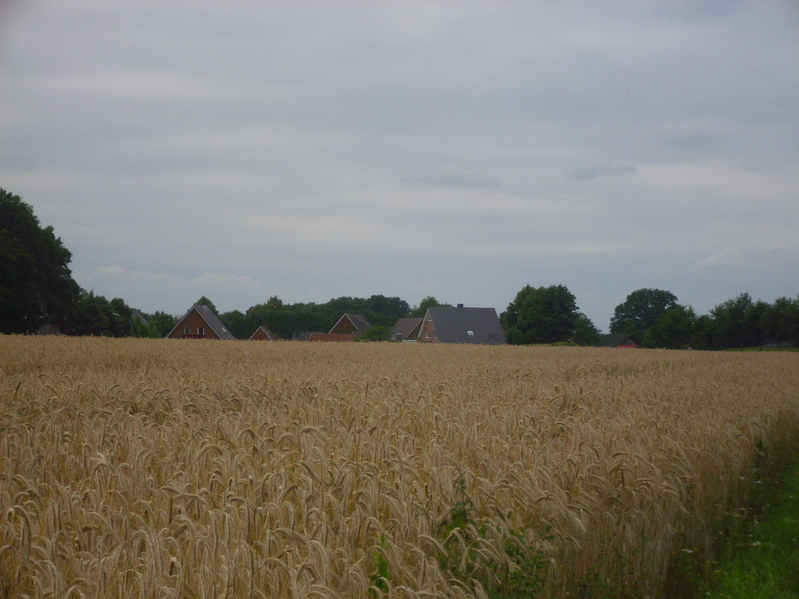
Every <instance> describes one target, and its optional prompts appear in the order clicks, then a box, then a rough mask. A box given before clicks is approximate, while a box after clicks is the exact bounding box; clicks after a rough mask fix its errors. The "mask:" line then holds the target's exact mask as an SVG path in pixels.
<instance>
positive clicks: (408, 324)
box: [391, 318, 422, 341]
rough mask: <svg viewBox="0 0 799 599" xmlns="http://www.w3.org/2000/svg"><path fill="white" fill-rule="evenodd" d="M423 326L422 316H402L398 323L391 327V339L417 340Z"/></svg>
mask: <svg viewBox="0 0 799 599" xmlns="http://www.w3.org/2000/svg"><path fill="white" fill-rule="evenodd" d="M421 326H422V319H421V318H400V319H399V320H398V321H397V322H396V324H394V326H393V327H391V340H392V341H416V338H417V337H418V336H419V329H420V328H421Z"/></svg>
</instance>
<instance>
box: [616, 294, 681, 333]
mask: <svg viewBox="0 0 799 599" xmlns="http://www.w3.org/2000/svg"><path fill="white" fill-rule="evenodd" d="M676 305H677V296H675V295H674V294H673V293H671V292H670V291H663V290H661V289H638V290H636V291H633V292H632V293H631V294H630V295H628V296H627V299H626V300H624V303H622V304H619V305H618V306H616V309H615V310H614V312H613V318H611V319H610V332H611V333H624V334H626V335H631V336H632V337H634V338H635V339H636V340H637V341H638V342H639V343H640V342H641V341H643V339H644V336H645V335H646V332H647V330H648V329H649V328H650V327H651V326H653V325H654V324H655V323H656V322H657V320H658V318H660V317H661V315H662V314H663V313H664V312H666V310H668V309H670V308H673V307H674V306H676Z"/></svg>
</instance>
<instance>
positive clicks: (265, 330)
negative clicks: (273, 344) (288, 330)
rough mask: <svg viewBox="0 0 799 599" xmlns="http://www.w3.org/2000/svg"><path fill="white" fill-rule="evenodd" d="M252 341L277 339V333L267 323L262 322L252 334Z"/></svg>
mask: <svg viewBox="0 0 799 599" xmlns="http://www.w3.org/2000/svg"><path fill="white" fill-rule="evenodd" d="M250 340H251V341H277V335H275V334H274V333H273V332H272V331H270V330H269V327H268V326H266V325H265V324H262V325H261V326H259V327H258V328H257V329H255V332H254V333H253V334H252V335H250Z"/></svg>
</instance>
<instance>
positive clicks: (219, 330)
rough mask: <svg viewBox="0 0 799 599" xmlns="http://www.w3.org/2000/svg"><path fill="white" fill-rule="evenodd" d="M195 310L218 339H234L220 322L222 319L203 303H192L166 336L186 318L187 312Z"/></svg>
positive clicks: (176, 328)
mask: <svg viewBox="0 0 799 599" xmlns="http://www.w3.org/2000/svg"><path fill="white" fill-rule="evenodd" d="M195 311H196V312H197V314H199V315H200V317H201V318H202V319H203V320H204V321H205V323H206V324H207V325H208V328H210V329H211V330H212V331H214V333H216V335H217V337H219V338H220V339H235V337H233V334H232V333H231V332H230V331H228V330H227V328H226V327H225V325H224V324H222V321H221V320H219V317H218V316H217V315H216V314H214V311H213V310H211V308H209V307H208V306H205V305H203V304H194V305H193V306H192V307H191V308H190V309H189V311H188V312H186V314H184V315H183V318H181V319H180V320H179V321H178V323H177V324H176V325H175V326H174V327H173V328H172V330H171V331H169V334H168V335H167V337H170V336H171V335H172V333H173V332H174V331H176V330H178V328H179V327H180V326H182V324H183V321H184V320H186V318H187V317H188V316H189V314H191V313H192V312H195Z"/></svg>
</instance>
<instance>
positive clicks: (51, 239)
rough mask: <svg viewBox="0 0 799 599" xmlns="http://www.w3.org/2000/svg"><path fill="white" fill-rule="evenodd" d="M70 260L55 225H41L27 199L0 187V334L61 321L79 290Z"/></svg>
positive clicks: (31, 328) (30, 329)
mask: <svg viewBox="0 0 799 599" xmlns="http://www.w3.org/2000/svg"><path fill="white" fill-rule="evenodd" d="M71 259H72V254H70V252H69V250H67V249H66V248H65V247H64V245H63V244H62V243H61V239H60V238H58V237H56V236H55V233H54V232H53V227H44V228H42V227H41V225H40V224H39V219H38V218H37V217H36V215H35V214H34V213H33V208H31V206H30V205H29V204H26V203H25V202H23V201H22V199H21V198H20V197H19V196H17V195H14V194H12V193H9V192H8V191H6V190H5V189H2V188H0V333H26V332H33V331H36V330H37V329H38V328H39V327H40V326H41V325H42V324H44V323H47V322H56V323H62V322H63V321H64V319H65V318H66V316H67V315H68V314H69V313H70V311H71V310H72V304H73V302H74V300H75V297H76V296H77V295H78V291H79V287H78V285H77V283H75V281H74V280H73V279H72V273H71V271H70V269H69V263H70V261H71Z"/></svg>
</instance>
